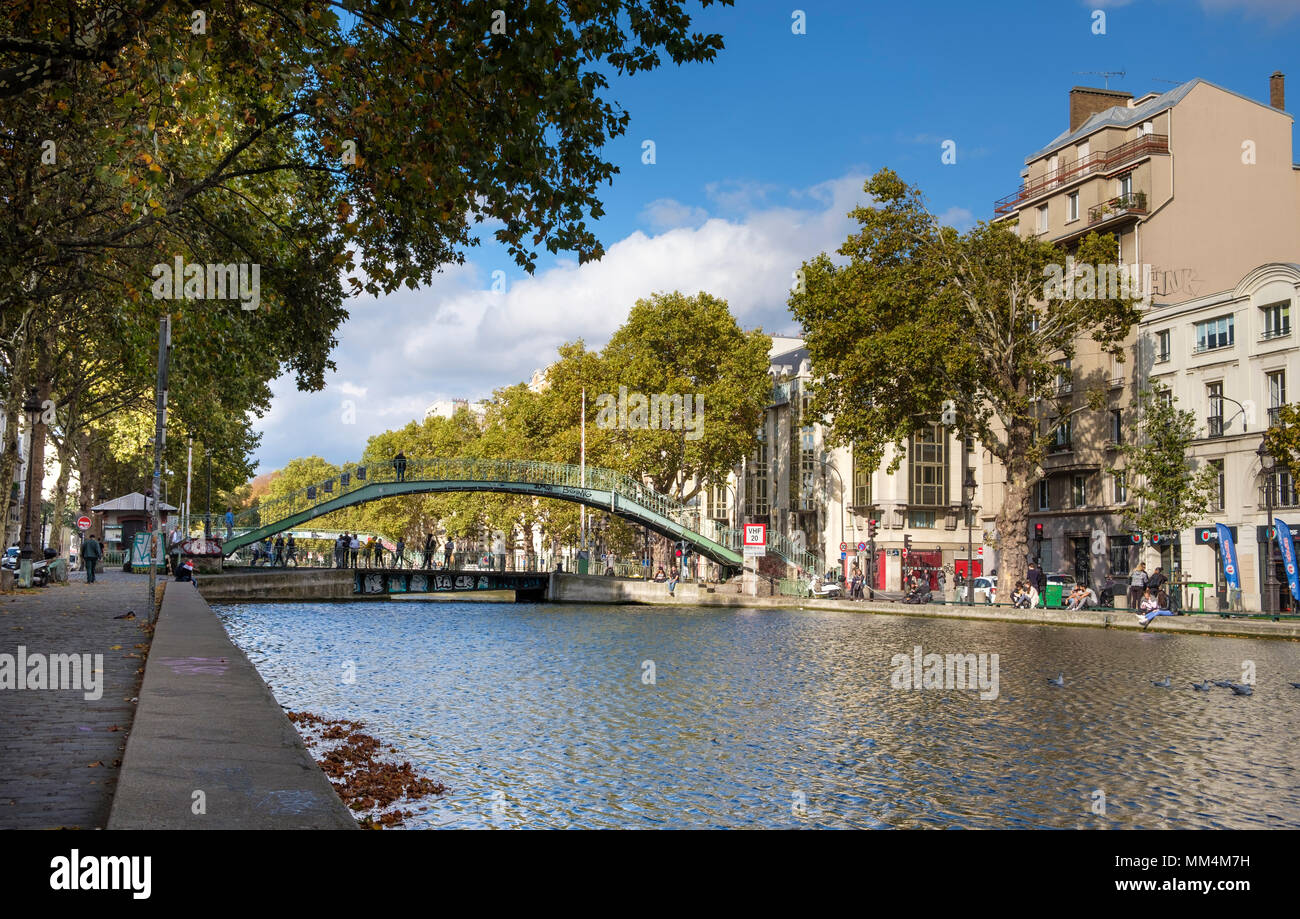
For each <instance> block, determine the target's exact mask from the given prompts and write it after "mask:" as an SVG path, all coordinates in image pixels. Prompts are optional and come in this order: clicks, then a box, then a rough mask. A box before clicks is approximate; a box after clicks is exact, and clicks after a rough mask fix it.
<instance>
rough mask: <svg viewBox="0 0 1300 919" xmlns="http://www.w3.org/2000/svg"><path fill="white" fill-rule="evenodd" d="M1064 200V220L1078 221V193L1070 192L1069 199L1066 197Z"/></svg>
mask: <svg viewBox="0 0 1300 919" xmlns="http://www.w3.org/2000/svg"><path fill="white" fill-rule="evenodd" d="M1065 200H1066V209H1065V219H1066V220H1078V219H1079V193H1078V192H1077V191H1072V192H1070V195H1069V197H1067V198H1066V199H1065Z"/></svg>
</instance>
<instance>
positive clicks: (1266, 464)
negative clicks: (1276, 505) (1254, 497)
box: [1255, 442, 1276, 614]
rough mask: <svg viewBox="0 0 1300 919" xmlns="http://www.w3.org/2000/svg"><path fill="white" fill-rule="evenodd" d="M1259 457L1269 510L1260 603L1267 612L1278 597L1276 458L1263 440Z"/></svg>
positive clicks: (1265, 500)
mask: <svg viewBox="0 0 1300 919" xmlns="http://www.w3.org/2000/svg"><path fill="white" fill-rule="evenodd" d="M1255 455H1256V456H1258V457H1259V468H1260V469H1262V470H1263V471H1264V507H1265V509H1266V510H1267V512H1268V528H1267V529H1265V530H1264V544H1265V548H1264V551H1265V558H1266V561H1265V563H1264V599H1263V602H1261V603H1260V609H1261V611H1262V612H1264V613H1265V614H1268V613H1271V612H1272V611H1273V602H1274V600H1275V599H1276V596H1275V593H1276V592H1275V591H1274V589H1273V535H1272V534H1273V467H1274V465H1276V460H1275V459H1274V457H1273V454H1271V453H1269V452H1268V447H1266V446H1264V444H1263V443H1262V442H1261V443H1260V445H1259V449H1258V450H1256V451H1255Z"/></svg>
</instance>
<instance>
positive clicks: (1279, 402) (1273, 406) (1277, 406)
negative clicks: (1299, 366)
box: [1268, 370, 1286, 427]
mask: <svg viewBox="0 0 1300 919" xmlns="http://www.w3.org/2000/svg"><path fill="white" fill-rule="evenodd" d="M1284 405H1286V371H1285V370H1274V371H1273V372H1272V373H1270V374H1268V424H1269V427H1272V426H1273V425H1275V424H1277V423H1278V421H1279V420H1280V418H1279V413H1280V412H1281V409H1282V406H1284Z"/></svg>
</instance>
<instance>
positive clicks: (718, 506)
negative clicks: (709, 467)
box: [709, 482, 731, 520]
mask: <svg viewBox="0 0 1300 919" xmlns="http://www.w3.org/2000/svg"><path fill="white" fill-rule="evenodd" d="M729 497H730V495H728V494H727V483H726V482H719V483H717V484H715V485H713V486H712V487H711V488H710V489H709V516H710V517H711V518H712V519H714V520H729V519H730V517H731V514H730V511H729V509H728V507H727V499H728V498H729Z"/></svg>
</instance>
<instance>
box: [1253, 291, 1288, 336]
mask: <svg viewBox="0 0 1300 919" xmlns="http://www.w3.org/2000/svg"><path fill="white" fill-rule="evenodd" d="M1260 312H1261V313H1263V314H1264V334H1263V335H1261V336H1260V337H1261V338H1264V339H1269V338H1281V337H1282V336H1284V335H1290V334H1291V301H1290V300H1283V301H1282V302H1281V303H1270V304H1269V305H1268V306H1264V307H1260Z"/></svg>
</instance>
